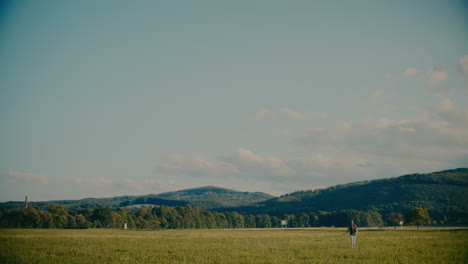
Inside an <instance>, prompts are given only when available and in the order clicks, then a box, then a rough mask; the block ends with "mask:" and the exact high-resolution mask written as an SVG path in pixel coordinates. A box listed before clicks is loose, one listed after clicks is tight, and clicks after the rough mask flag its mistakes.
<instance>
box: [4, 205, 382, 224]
mask: <svg viewBox="0 0 468 264" xmlns="http://www.w3.org/2000/svg"><path fill="white" fill-rule="evenodd" d="M351 219H354V221H355V222H356V223H357V224H358V225H360V226H383V225H384V221H383V219H382V216H381V215H380V214H379V213H377V212H373V211H356V210H342V211H338V212H322V211H320V212H309V213H305V212H304V213H301V214H298V215H294V214H291V215H288V214H284V215H282V216H281V217H277V216H270V215H267V214H262V215H241V214H239V213H237V212H225V213H219V212H213V211H203V210H201V209H199V208H197V207H193V206H191V205H185V206H175V207H168V206H150V207H148V208H147V207H139V208H135V209H134V210H132V211H126V210H123V209H122V208H117V209H116V210H111V209H110V208H106V207H99V208H95V209H80V210H77V211H72V210H68V209H67V207H66V206H63V205H57V204H52V205H50V207H49V208H48V209H47V210H40V209H38V210H36V209H34V208H31V207H29V208H25V209H21V210H5V211H3V212H1V213H0V227H2V228H70V229H77V228H81V229H86V228H123V227H124V224H125V223H127V226H128V228H131V229H186V228H208V229H214V228H272V227H273V228H274V227H281V220H287V223H288V224H287V226H288V227H318V226H347V225H348V223H349V220H351Z"/></svg>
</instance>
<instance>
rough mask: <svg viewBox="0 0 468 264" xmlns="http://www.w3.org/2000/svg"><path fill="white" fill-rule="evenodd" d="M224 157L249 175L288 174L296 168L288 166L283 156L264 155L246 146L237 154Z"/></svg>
mask: <svg viewBox="0 0 468 264" xmlns="http://www.w3.org/2000/svg"><path fill="white" fill-rule="evenodd" d="M223 159H224V160H225V161H227V162H230V163H231V164H234V165H235V166H236V167H237V168H239V171H240V172H241V173H242V174H244V175H247V176H253V175H265V176H288V175H291V174H293V173H294V170H293V169H291V168H290V167H288V166H287V165H286V163H285V162H284V161H283V160H282V159H281V158H278V157H274V156H266V157H262V156H260V155H257V154H255V153H253V152H252V151H250V150H248V149H245V148H240V149H239V150H238V151H237V154H236V155H235V156H231V157H225V158H223Z"/></svg>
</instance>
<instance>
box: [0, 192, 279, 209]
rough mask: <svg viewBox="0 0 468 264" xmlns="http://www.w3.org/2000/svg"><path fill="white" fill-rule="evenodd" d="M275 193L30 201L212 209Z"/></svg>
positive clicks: (9, 206) (36, 204) (8, 206)
mask: <svg viewBox="0 0 468 264" xmlns="http://www.w3.org/2000/svg"><path fill="white" fill-rule="evenodd" d="M271 198H274V196H272V195H269V194H266V193H261V192H239V191H235V190H230V189H224V188H219V187H215V186H206V187H200V188H194V189H187V190H180V191H174V192H167V193H161V194H149V195H141V196H118V197H112V198H86V199H81V200H59V201H43V202H30V203H29V204H30V206H33V207H42V208H45V207H48V206H49V205H50V204H53V203H54V204H61V205H65V206H67V207H68V208H70V209H73V210H74V209H79V208H96V207H99V206H103V207H110V208H116V207H127V206H132V205H138V204H146V205H166V206H183V205H187V204H190V205H192V206H196V207H199V208H201V209H204V210H207V209H213V208H218V207H239V206H246V205H250V204H252V203H257V202H262V201H265V200H268V199H271ZM23 205H24V202H5V203H0V210H4V209H20V208H22V207H23Z"/></svg>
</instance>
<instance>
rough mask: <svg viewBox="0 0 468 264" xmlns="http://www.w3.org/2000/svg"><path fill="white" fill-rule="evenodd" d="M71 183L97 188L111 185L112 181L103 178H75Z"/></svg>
mask: <svg viewBox="0 0 468 264" xmlns="http://www.w3.org/2000/svg"><path fill="white" fill-rule="evenodd" d="M73 182H74V183H76V184H80V185H90V186H98V185H111V184H112V180H111V179H109V178H105V177H86V178H83V177H75V178H74V179H73Z"/></svg>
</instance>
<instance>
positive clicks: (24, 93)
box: [0, 0, 468, 201]
mask: <svg viewBox="0 0 468 264" xmlns="http://www.w3.org/2000/svg"><path fill="white" fill-rule="evenodd" d="M467 28H468V4H466V3H465V2H464V1H435V0H434V1H431V0H430V1H423V0H415V1H366V0H358V1H352V2H351V1H293V2H284V1H236V2H224V3H223V2H219V1H197V2H190V1H182V2H162V1H138V2H134V3H129V2H127V1H98V2H96V1H90V0H84V1H74V2H73V1H56V0H46V1H40V2H39V1H31V0H26V1H2V2H1V3H0V43H1V44H0V58H1V59H0V121H1V124H2V129H1V130H0V131H1V132H0V147H1V148H0V201H22V200H24V197H25V195H28V197H30V199H31V200H33V201H46V200H63V199H82V198H86V197H96V198H101V197H114V196H123V195H141V194H150V193H162V192H168V191H174V190H181V189H189V188H196V187H201V186H206V185H213V186H218V187H222V188H228V189H234V190H238V191H251V192H254V191H258V192H265V193H268V194H272V195H281V194H285V193H290V192H293V191H296V190H305V189H314V188H323V187H328V186H332V185H336V184H344V183H349V182H354V181H362V180H373V179H380V178H389V177H397V176H401V175H404V174H408V173H429V172H434V171H441V170H446V169H454V168H460V167H467V166H468V137H467V136H466V131H468V34H467V33H466V29H467Z"/></svg>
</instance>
